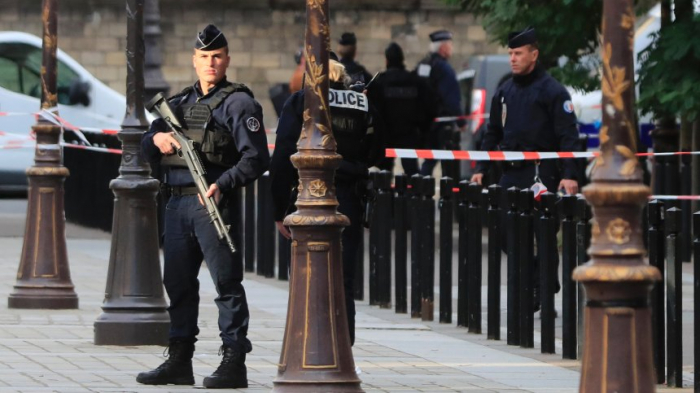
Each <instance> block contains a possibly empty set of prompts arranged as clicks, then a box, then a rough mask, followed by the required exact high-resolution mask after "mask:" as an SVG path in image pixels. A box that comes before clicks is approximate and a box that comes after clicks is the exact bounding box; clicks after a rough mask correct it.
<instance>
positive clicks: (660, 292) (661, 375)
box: [647, 200, 666, 384]
mask: <svg viewBox="0 0 700 393" xmlns="http://www.w3.org/2000/svg"><path fill="white" fill-rule="evenodd" d="M663 211H664V203H663V202H662V201H659V200H653V201H651V202H649V204H648V205H647V214H648V216H649V230H648V231H647V236H648V237H649V240H648V242H647V243H648V245H649V264H650V265H651V266H654V267H655V268H657V269H659V273H661V279H662V281H659V282H656V283H655V284H654V289H652V290H651V338H652V348H653V354H654V355H653V356H654V369H655V370H656V383H659V384H661V383H664V382H665V381H666V313H665V310H666V306H665V304H664V302H665V297H664V281H663V280H664V276H665V274H664V271H665V267H664V261H665V259H666V258H665V253H664V242H665V238H666V236H665V234H664V220H663V217H662V215H663Z"/></svg>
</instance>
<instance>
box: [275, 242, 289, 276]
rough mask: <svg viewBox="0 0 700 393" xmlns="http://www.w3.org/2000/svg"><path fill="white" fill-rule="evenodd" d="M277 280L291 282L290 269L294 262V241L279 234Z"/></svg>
mask: <svg viewBox="0 0 700 393" xmlns="http://www.w3.org/2000/svg"><path fill="white" fill-rule="evenodd" d="M277 259H278V262H277V279H278V280H281V281H287V280H289V268H290V264H291V262H292V240H291V239H287V238H286V237H284V236H282V234H281V233H278V234H277Z"/></svg>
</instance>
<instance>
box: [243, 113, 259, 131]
mask: <svg viewBox="0 0 700 393" xmlns="http://www.w3.org/2000/svg"><path fill="white" fill-rule="evenodd" d="M245 125H246V127H248V129H249V130H250V131H251V132H258V130H259V129H260V122H259V121H258V119H256V118H254V117H252V116H251V117H249V118H248V120H246V121H245Z"/></svg>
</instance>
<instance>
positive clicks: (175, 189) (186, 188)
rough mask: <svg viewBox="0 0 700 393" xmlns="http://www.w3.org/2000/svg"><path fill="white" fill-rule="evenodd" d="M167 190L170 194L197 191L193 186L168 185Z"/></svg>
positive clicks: (186, 193) (194, 193) (191, 193)
mask: <svg viewBox="0 0 700 393" xmlns="http://www.w3.org/2000/svg"><path fill="white" fill-rule="evenodd" d="M168 191H169V192H170V195H172V196H184V195H196V194H198V193H199V191H197V187H195V186H168Z"/></svg>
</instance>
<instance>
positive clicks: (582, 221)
mask: <svg viewBox="0 0 700 393" xmlns="http://www.w3.org/2000/svg"><path fill="white" fill-rule="evenodd" d="M576 217H577V218H578V220H579V221H578V224H576V250H577V257H576V259H577V262H578V266H582V265H583V264H585V263H586V262H588V259H589V256H588V247H590V246H591V206H590V205H589V204H588V203H587V202H586V199H584V198H583V197H579V198H578V199H577V200H576ZM577 295H578V296H577V297H578V304H577V306H578V307H577V310H578V315H577V317H578V318H577V324H576V336H577V338H578V340H577V350H576V353H577V354H578V358H579V359H581V357H582V356H583V338H584V334H583V325H584V318H585V312H584V311H585V307H584V305H585V300H586V293H585V291H584V288H583V285H582V284H581V283H578V284H577Z"/></svg>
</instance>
